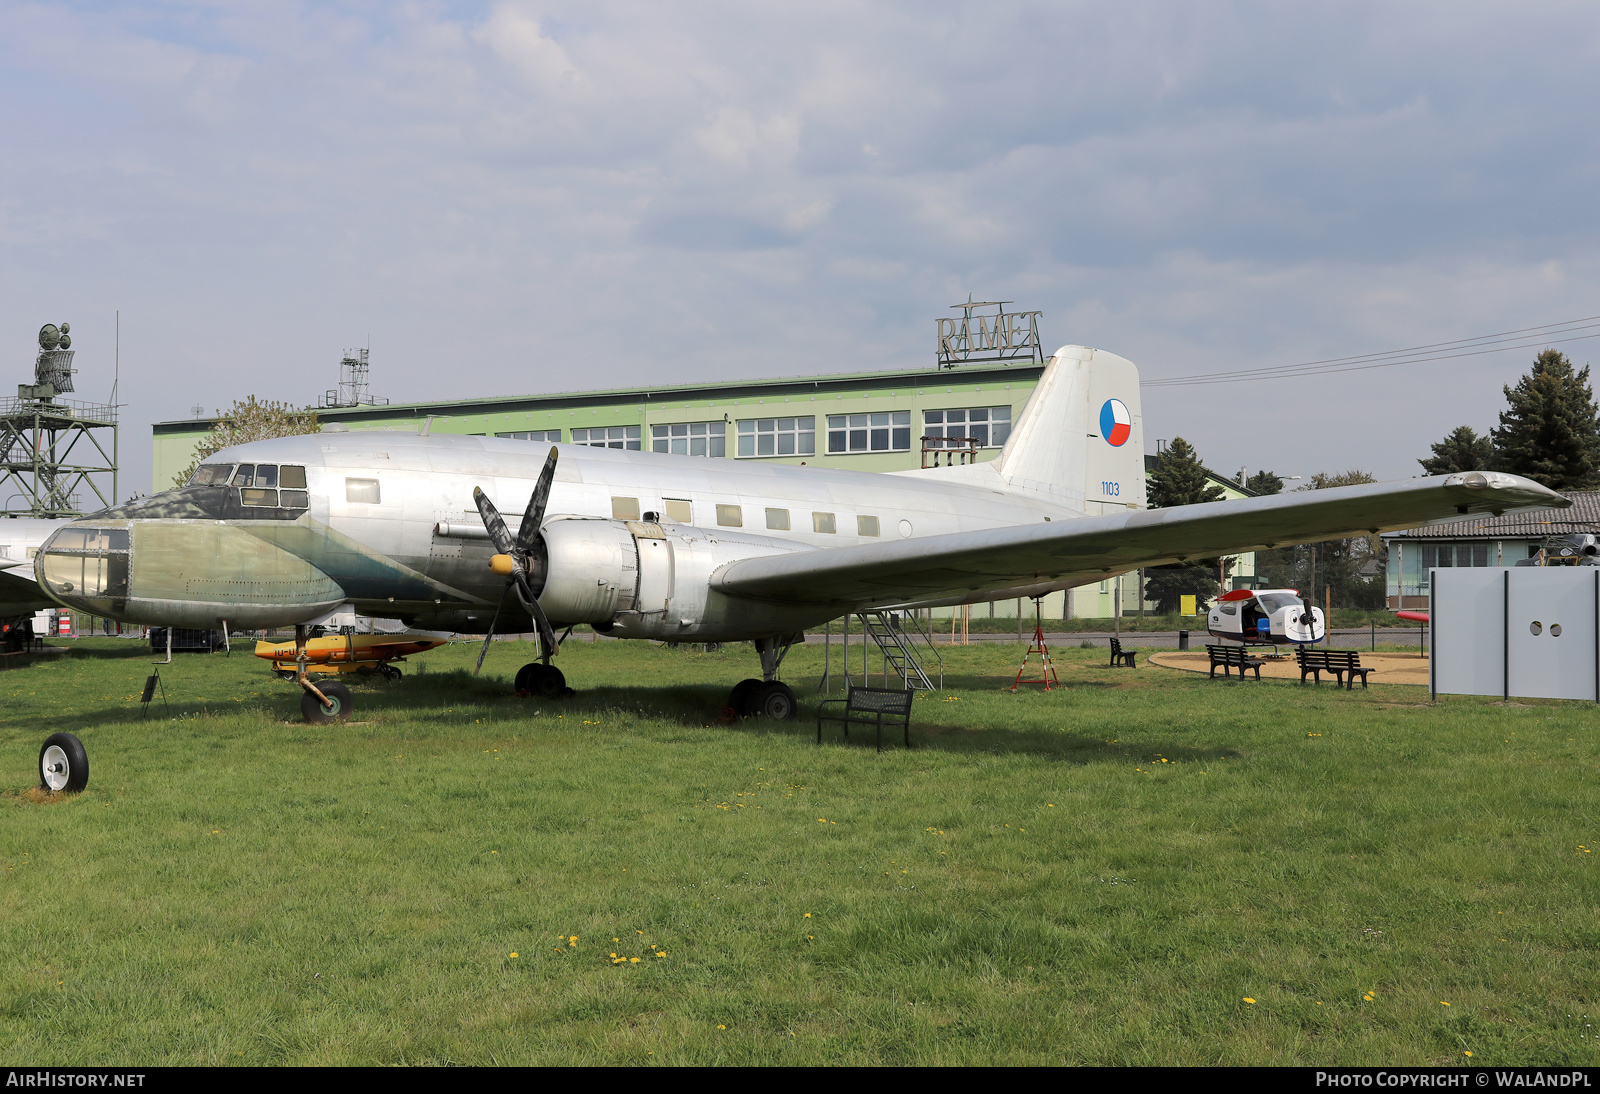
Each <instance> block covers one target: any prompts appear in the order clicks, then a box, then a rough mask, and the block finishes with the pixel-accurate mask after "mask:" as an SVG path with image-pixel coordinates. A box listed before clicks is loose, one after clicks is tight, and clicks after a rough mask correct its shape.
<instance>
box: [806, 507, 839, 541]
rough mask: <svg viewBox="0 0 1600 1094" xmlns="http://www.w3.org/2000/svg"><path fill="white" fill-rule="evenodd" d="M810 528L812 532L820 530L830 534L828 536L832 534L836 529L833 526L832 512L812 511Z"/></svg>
mask: <svg viewBox="0 0 1600 1094" xmlns="http://www.w3.org/2000/svg"><path fill="white" fill-rule="evenodd" d="M811 530H812V531H813V532H822V533H824V534H826V535H830V536H831V535H833V534H834V533H835V532H836V531H837V530H838V529H837V528H836V527H835V526H834V519H833V514H832V513H812V514H811Z"/></svg>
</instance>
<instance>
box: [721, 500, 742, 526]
mask: <svg viewBox="0 0 1600 1094" xmlns="http://www.w3.org/2000/svg"><path fill="white" fill-rule="evenodd" d="M717 523H718V524H720V525H722V526H723V527H724V528H743V527H744V510H742V509H740V508H739V506H737V505H719V506H717Z"/></svg>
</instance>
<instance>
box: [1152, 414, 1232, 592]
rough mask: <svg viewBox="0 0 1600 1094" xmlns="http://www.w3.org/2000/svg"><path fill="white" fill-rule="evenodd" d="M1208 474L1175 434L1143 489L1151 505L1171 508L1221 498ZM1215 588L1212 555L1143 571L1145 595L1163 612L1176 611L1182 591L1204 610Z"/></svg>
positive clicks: (1191, 451)
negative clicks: (1190, 595)
mask: <svg viewBox="0 0 1600 1094" xmlns="http://www.w3.org/2000/svg"><path fill="white" fill-rule="evenodd" d="M1207 475H1208V472H1207V471H1206V468H1205V465H1204V464H1202V463H1201V462H1200V456H1199V455H1198V454H1197V453H1196V452H1195V450H1194V446H1193V445H1191V444H1190V443H1189V442H1188V441H1186V440H1184V439H1183V438H1182V437H1174V438H1173V439H1172V443H1171V444H1169V445H1167V447H1166V449H1165V450H1164V451H1163V452H1162V453H1161V454H1160V455H1159V456H1157V457H1156V465H1155V467H1154V468H1153V469H1152V470H1151V472H1150V481H1149V484H1148V486H1147V488H1146V490H1147V498H1148V501H1149V504H1150V508H1152V509H1170V508H1172V507H1173V506H1175V505H1198V504H1199V503H1201V502H1207V501H1221V500H1222V498H1223V496H1224V495H1223V491H1222V487H1220V486H1217V485H1215V484H1214V483H1212V482H1210V481H1208V479H1207ZM1217 588H1218V585H1217V560H1216V559H1214V558H1213V559H1199V560H1193V561H1190V562H1185V563H1179V564H1177V565H1175V566H1155V567H1151V568H1150V569H1148V570H1146V571H1145V578H1144V595H1145V597H1146V599H1149V600H1154V601H1155V602H1156V611H1157V612H1159V613H1161V614H1162V615H1171V614H1172V613H1174V612H1176V611H1177V610H1178V605H1179V600H1180V598H1181V597H1182V596H1184V595H1185V594H1193V595H1194V597H1195V598H1196V605H1197V607H1198V609H1199V610H1200V611H1202V612H1203V611H1205V605H1206V602H1207V601H1208V600H1210V599H1211V598H1212V597H1214V596H1216V595H1217Z"/></svg>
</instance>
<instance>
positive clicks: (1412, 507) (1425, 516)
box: [712, 472, 1572, 610]
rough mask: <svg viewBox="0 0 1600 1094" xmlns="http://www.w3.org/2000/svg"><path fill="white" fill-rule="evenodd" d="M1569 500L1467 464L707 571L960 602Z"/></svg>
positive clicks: (811, 591) (779, 585) (722, 577)
mask: <svg viewBox="0 0 1600 1094" xmlns="http://www.w3.org/2000/svg"><path fill="white" fill-rule="evenodd" d="M1571 504H1572V503H1571V502H1570V501H1569V500H1568V499H1566V498H1564V497H1562V496H1561V495H1560V494H1557V493H1555V492H1554V491H1552V490H1548V489H1546V488H1545V487H1543V486H1540V485H1539V484H1538V483H1535V482H1532V481H1530V480H1528V479H1523V478H1518V477H1517V476H1515V475H1503V474H1495V473H1490V472H1468V473H1466V474H1458V475H1448V476H1437V477H1434V478H1426V479H1411V480H1408V481H1403V482H1392V483H1371V484H1367V485H1363V486H1345V487H1338V488H1336V489H1332V490H1314V491H1303V492H1302V491H1296V492H1294V493H1290V494H1276V495H1273V496H1270V497H1263V498H1240V499H1235V500H1233V501H1219V502H1210V503H1207V504H1203V505H1184V506H1179V507H1175V508H1172V509H1144V510H1137V511H1133V512H1129V513H1126V514H1118V515H1113V516H1105V517H1082V518H1077V519H1065V520H1062V519H1058V520H1053V521H1047V522H1044V523H1041V524H1028V525H1016V526H1012V527H1006V528H992V529H986V530H984V531H978V532H955V533H951V534H949V535H941V536H928V537H926V538H923V539H910V540H902V541H900V542H898V543H882V544H869V545H865V546H858V547H842V548H836V549H831V550H816V551H799V552H795V553H793V554H786V555H770V556H765V557H762V558H749V559H742V560H740V561H737V562H732V563H729V564H728V565H726V566H724V567H723V568H722V569H720V570H719V571H718V572H717V573H716V574H714V575H713V577H712V588H713V589H716V590H717V591H719V592H721V593H724V594H726V595H728V596H735V597H739V598H742V599H748V600H759V601H764V602H768V603H779V604H818V605H832V606H837V607H839V608H840V609H841V610H846V609H859V608H866V607H869V606H876V607H886V606H890V605H900V604H928V603H960V602H963V601H969V602H970V601H979V600H989V599H999V598H1003V597H1011V596H1030V595H1040V594H1042V593H1044V592H1047V591H1051V590H1054V589H1064V588H1070V587H1072V586H1074V585H1081V584H1083V583H1085V582H1087V581H1097V580H1100V579H1101V578H1103V577H1105V576H1107V575H1108V574H1117V573H1125V572H1127V571H1128V570H1131V569H1134V568H1136V567H1139V566H1159V565H1164V564H1166V563H1170V562H1182V561H1188V560H1190V559H1196V558H1214V557H1217V556H1219V555H1232V554H1238V553H1240V552H1243V551H1259V550H1264V549H1268V548H1272V547H1284V546H1288V545H1290V544H1295V543H1310V542H1314V541H1316V540H1323V539H1338V538H1343V537H1346V536H1354V535H1362V534H1366V533H1369V532H1383V531H1394V530H1396V529H1400V528H1415V527H1419V526H1421V525H1426V524H1434V523H1444V522H1450V521H1459V520H1466V519H1471V518H1472V517H1473V516H1482V515H1487V514H1494V515H1499V514H1501V513H1505V512H1510V511H1514V510H1519V509H1564V508H1566V507H1567V506H1569V505H1571Z"/></svg>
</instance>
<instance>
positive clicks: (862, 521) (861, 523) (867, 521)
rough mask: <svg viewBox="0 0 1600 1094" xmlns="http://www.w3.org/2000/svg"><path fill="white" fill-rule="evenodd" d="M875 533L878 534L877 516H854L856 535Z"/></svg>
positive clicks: (873, 534)
mask: <svg viewBox="0 0 1600 1094" xmlns="http://www.w3.org/2000/svg"><path fill="white" fill-rule="evenodd" d="M877 534H878V518H877V517H857V518H856V535H858V536H876V535H877Z"/></svg>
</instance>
